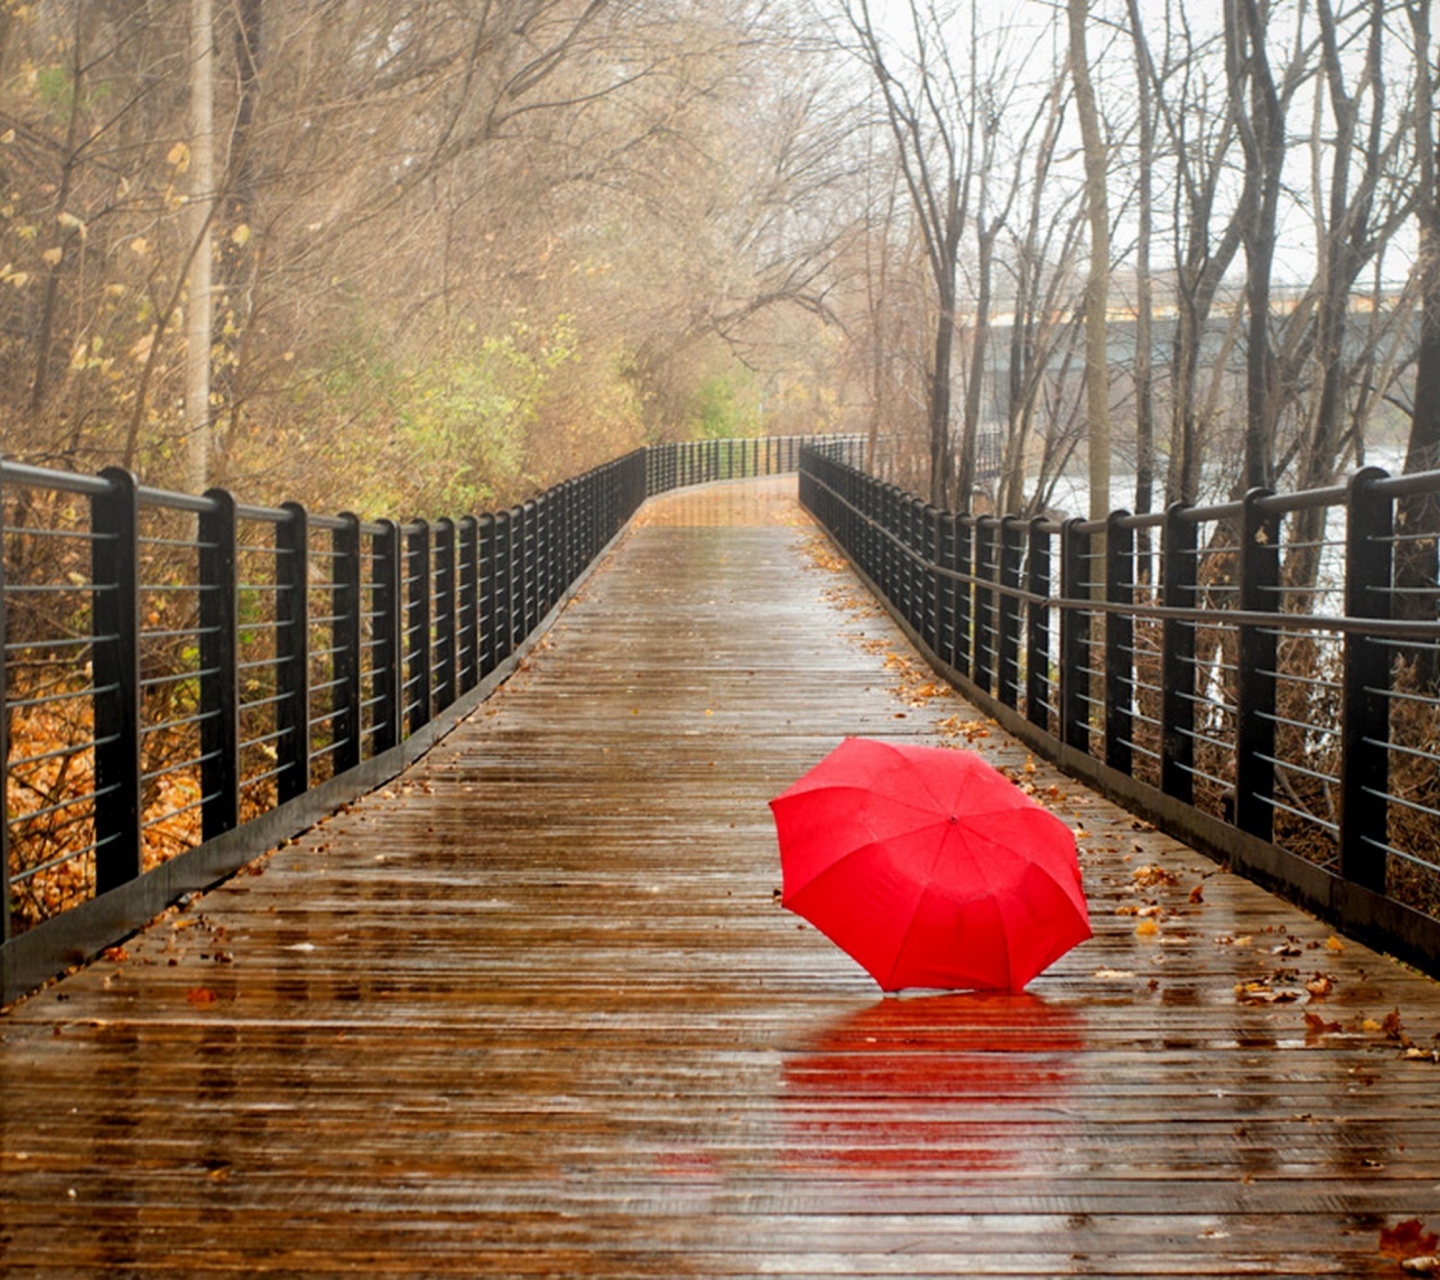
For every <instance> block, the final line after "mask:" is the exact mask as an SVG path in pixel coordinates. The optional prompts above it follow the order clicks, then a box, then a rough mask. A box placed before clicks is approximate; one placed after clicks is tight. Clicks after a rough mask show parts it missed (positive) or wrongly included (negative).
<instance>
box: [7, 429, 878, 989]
mask: <svg viewBox="0 0 1440 1280" xmlns="http://www.w3.org/2000/svg"><path fill="white" fill-rule="evenodd" d="M812 441H813V442H814V443H817V444H820V445H822V446H823V448H824V450H825V451H826V452H827V453H829V454H833V455H834V456H837V457H845V458H848V459H850V460H851V461H858V460H859V458H860V450H861V447H862V443H863V442H862V441H861V440H860V439H859V438H858V437H816V438H812ZM801 443H802V441H801V440H800V439H798V438H794V437H785V438H774V439H755V440H736V441H729V440H710V441H692V442H682V443H676V444H666V445H660V446H656V447H652V448H649V449H642V450H639V451H637V452H635V453H631V454H628V455H627V456H625V457H622V458H619V459H617V460H615V461H613V462H609V463H606V464H605V465H603V466H600V467H596V468H595V469H593V470H592V471H589V472H586V473H585V474H584V475H581V476H577V477H575V478H574V479H570V480H566V481H564V482H562V483H560V484H558V485H555V486H554V487H553V488H551V489H549V490H547V491H546V492H544V493H542V494H539V495H537V496H536V497H534V498H531V499H529V500H527V501H525V502H523V503H519V504H517V505H515V506H513V507H510V508H508V509H506V510H503V511H497V512H492V513H488V514H484V515H480V516H478V517H477V516H464V517H462V518H459V519H449V518H445V519H437V520H433V521H426V520H410V521H405V522H398V521H395V520H389V519H382V520H362V519H360V518H359V517H357V516H355V515H351V514H343V515H339V516H320V515H316V514H313V513H310V512H307V511H306V510H305V509H304V508H303V507H301V506H299V505H296V504H293V503H286V504H283V505H282V506H279V507H275V508H267V507H258V506H251V505H247V504H245V503H243V502H241V501H239V500H237V499H236V498H235V496H234V495H232V494H230V493H229V492H226V491H224V490H212V491H211V492H209V493H206V494H204V495H203V496H200V497H195V496H189V495H183V494H175V493H167V492H163V491H160V490H156V489H151V488H147V487H145V486H142V485H140V484H138V483H137V482H136V480H135V478H134V477H133V476H132V475H131V474H130V473H128V472H126V471H122V470H118V469H117V470H109V471H106V472H103V473H102V474H100V475H99V476H78V475H72V474H68V473H64V472H56V471H48V470H41V469H37V468H33V467H27V466H20V465H15V464H12V463H8V462H0V510H3V516H4V519H3V544H0V643H3V653H4V663H3V666H0V705H3V714H0V759H3V760H4V761H5V768H4V781H5V788H4V797H5V813H4V819H5V820H4V823H3V826H0V892H3V898H4V901H5V903H6V904H7V907H8V910H6V911H5V912H4V913H3V944H0V999H5V1000H8V999H10V998H13V997H14V996H15V995H16V994H18V993H20V992H23V991H25V990H28V989H30V988H31V987H33V986H34V985H36V984H37V983H39V982H41V981H43V980H44V979H45V978H46V977H48V976H49V975H50V974H52V973H54V972H55V971H56V970H57V969H59V968H62V967H64V965H66V964H68V963H72V962H75V961H78V960H82V959H84V958H85V957H86V956H87V955H90V954H94V952H95V951H96V950H98V949H99V948H100V947H102V946H104V945H106V944H107V943H109V942H112V941H113V940H115V939H116V938H117V937H121V936H123V935H124V934H125V933H127V932H129V931H130V930H131V929H133V928H134V927H136V926H137V925H139V924H141V923H143V922H144V921H146V920H148V919H150V918H151V917H153V916H154V915H155V914H156V913H158V912H159V911H160V910H162V909H163V908H164V907H165V906H166V905H167V904H168V903H170V902H172V901H174V900H176V899H177V898H178V897H179V896H181V895H183V894H184V893H185V892H188V891H190V890H193V889H198V888H201V887H204V886H205V885H208V884H210V883H213V882H214V881H215V880H216V879H218V878H220V877H221V876H223V875H225V874H228V873H229V872H230V871H233V870H234V869H235V868H237V867H238V866H240V865H242V864H243V863H244V862H245V861H247V860H249V859H250V858H252V857H254V856H255V855H256V854H257V853H259V852H262V851H263V850H264V849H265V848H267V847H269V846H271V845H273V844H275V843H277V842H278V841H280V840H283V839H286V838H288V837H289V836H291V835H293V834H294V833H295V832H296V831H299V830H301V829H303V828H304V827H305V826H307V825H309V823H311V822H313V821H314V820H315V819H316V818H318V817H319V816H321V815H322V814H323V813H325V812H327V811H329V810H330V809H333V808H334V807H336V806H337V805H338V804H341V803H344V802H345V800H347V799H349V798H353V796H355V795H358V794H360V793H362V792H363V791H365V790H367V789H369V788H371V787H373V786H376V785H378V784H379V783H381V782H383V781H384V780H385V779H386V778H388V777H390V776H393V774H394V773H396V772H398V770H399V769H401V768H403V767H404V765H405V764H407V763H408V762H409V761H410V760H412V759H414V758H415V757H416V756H418V755H419V754H421V753H422V752H423V751H424V750H426V749H427V748H428V747H429V746H430V745H431V744H432V743H433V742H434V741H435V740H436V738H437V737H438V736H439V735H440V733H442V732H443V731H444V730H445V729H447V728H448V727H449V726H450V725H451V724H453V723H454V722H455V720H456V719H458V718H459V716H460V715H462V714H464V713H465V712H466V711H468V710H469V709H470V708H472V707H473V706H474V705H475V703H476V702H477V701H478V700H479V699H480V698H482V697H483V696H484V695H485V693H487V692H488V691H489V689H490V688H492V687H493V686H494V684H495V683H497V682H498V680H500V679H501V678H503V677H504V675H505V674H506V673H507V672H508V671H509V670H510V669H511V667H512V666H513V664H514V661H515V659H516V658H517V656H518V654H519V653H520V652H521V651H522V649H523V648H524V647H525V645H526V644H527V643H528V642H530V640H531V639H532V638H533V637H534V636H535V635H536V633H537V631H538V630H539V629H540V628H541V626H542V623H544V622H545V620H546V619H547V616H548V615H549V613H550V611H551V610H552V609H553V608H554V607H555V606H556V605H557V604H558V602H559V601H560V600H561V599H562V597H563V596H564V595H565V593H566V592H567V590H568V589H569V588H570V587H571V586H572V585H573V584H574V582H575V581H576V580H577V579H578V578H579V577H580V576H581V575H583V574H584V573H585V572H586V570H587V568H588V566H589V565H591V564H592V563H593V561H594V560H595V558H596V557H597V555H598V554H599V553H600V552H601V551H602V550H603V549H604V548H605V547H606V546H607V545H608V543H609V542H610V541H611V539H613V538H614V537H615V535H616V534H617V533H618V532H619V530H620V529H621V528H622V527H623V526H624V524H625V523H626V521H627V520H629V518H630V517H631V516H632V515H633V514H634V512H635V510H636V509H637V508H638V507H639V506H640V504H641V503H642V502H643V501H644V499H645V498H646V496H647V495H649V494H651V493H657V492H661V491H663V490H667V489H671V488H674V487H676V486H679V485H692V484H700V483H705V482H708V481H712V480H721V479H728V478H732V477H741V476H757V475H770V474H778V473H780V472H784V471H793V470H794V469H795V467H796V465H797V464H798V460H799V454H800V447H801Z"/></svg>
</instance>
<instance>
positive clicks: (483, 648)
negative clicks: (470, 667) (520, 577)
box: [475, 512, 499, 680]
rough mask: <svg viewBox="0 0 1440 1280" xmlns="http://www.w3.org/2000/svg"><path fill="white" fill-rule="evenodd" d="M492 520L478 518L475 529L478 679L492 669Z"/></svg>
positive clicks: (494, 638)
mask: <svg viewBox="0 0 1440 1280" xmlns="http://www.w3.org/2000/svg"><path fill="white" fill-rule="evenodd" d="M495 523H496V521H495V517H494V516H493V515H491V514H490V513H489V512H486V513H485V514H484V515H482V516H481V517H480V519H479V521H478V523H477V525H476V528H475V548H476V568H475V591H476V597H477V601H476V608H477V612H478V621H477V627H476V632H475V645H476V659H475V661H476V668H475V669H476V674H477V675H478V676H479V678H480V679H481V680H483V679H485V677H486V676H488V675H489V674H490V673H491V672H492V671H494V670H495V664H496V661H497V659H496V657H495V648H496V645H497V644H498V643H499V641H498V639H497V637H498V634H499V633H498V631H497V630H496V625H495V618H496V613H495V610H496V597H495V592H496V590H497V578H496V573H495Z"/></svg>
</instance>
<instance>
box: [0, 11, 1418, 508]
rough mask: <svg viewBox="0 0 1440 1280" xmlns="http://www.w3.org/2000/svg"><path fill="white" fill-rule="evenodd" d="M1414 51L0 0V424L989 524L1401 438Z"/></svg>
mask: <svg viewBox="0 0 1440 1280" xmlns="http://www.w3.org/2000/svg"><path fill="white" fill-rule="evenodd" d="M1435 54H1436V50H1435V45H1434V40H1433V37H1432V32H1431V30H1430V14H1429V4H1428V0H1356V2H1352V3H1341V4H1336V3H1335V0H1270V2H1269V3H1266V2H1265V0H1223V3H1221V2H1220V0H1216V2H1215V3H1206V4H1200V3H1194V2H1193V0H1192V2H1190V3H1181V2H1180V0H1143V2H1142V0H1065V2H1063V3H1059V4H1049V3H1043V2H1042V0H1015V2H1014V3H1006V4H985V5H984V6H981V5H980V4H979V3H978V0H961V2H960V3H949V2H948V0H945V2H942V0H887V2H886V3H883V4H882V3H880V2H879V0H876V2H875V3H874V4H872V3H870V2H869V0H489V2H486V0H0V442H3V444H0V447H3V450H4V452H5V454H6V456H7V457H10V458H17V459H20V460H23V461H27V462H32V463H36V464H43V465H48V466H55V467H61V468H67V469H73V470H78V471H93V470H96V469H98V468H99V467H102V466H104V465H107V464H112V463H119V464H122V465H125V466H129V467H132V468H134V469H135V470H136V471H138V472H139V473H140V475H141V476H142V478H144V479H145V480H146V481H147V482H149V483H152V484H157V485H163V486H166V487H172V488H182V489H187V490H192V491H194V490H199V489H203V488H205V487H207V486H209V485H215V484H223V485H227V486H230V487H232V488H234V489H236V490H237V491H238V492H240V493H241V494H243V495H244V496H245V497H246V498H247V499H250V500H253V501H262V502H263V501H278V500H280V499H282V498H284V499H296V500H301V501H304V502H306V503H307V504H310V505H311V506H313V507H314V508H316V509H318V510H336V509H339V508H342V507H344V508H352V509H356V510H359V511H361V512H362V513H364V514H376V513H380V512H384V513H390V514H396V515H407V514H417V515H437V514H445V513H449V514H458V513H461V512H464V511H475V510H482V509H492V508H494V507H496V506H498V505H505V504H508V503H510V502H513V501H514V500H516V499H517V498H519V497H521V496H523V495H524V494H525V493H528V492H532V491H534V490H536V489H539V488H542V487H544V486H545V485H547V484H549V483H552V482H554V481H555V480H557V479H560V478H562V477H564V476H566V475H570V474H574V473H576V472H578V471H580V470H583V469H584V468H585V467H587V466H590V465H592V464H594V463H596V462H598V461H600V460H602V459H604V458H608V457H611V456H614V455H616V454H619V453H621V452H624V451H625V450H628V449H630V448H632V447H634V446H636V445H639V444H642V443H646V442H657V441H663V440H668V439H676V438H689V437H696V436H704V435H711V436H728V435H751V434H759V433H792V432H810V431H864V432H868V433H870V434H871V435H872V436H873V437H875V439H876V441H877V447H878V446H879V445H880V444H881V443H882V442H883V444H884V448H885V450H886V452H887V459H888V461H887V465H890V466H891V467H892V468H893V469H894V471H895V474H896V475H897V477H898V478H900V479H902V480H904V481H906V482H907V483H909V484H910V485H911V486H912V487H915V488H917V489H919V490H921V491H923V492H928V494H929V496H931V497H932V498H934V499H935V500H937V501H941V502H944V503H946V504H948V505H952V506H957V505H958V506H964V505H974V506H990V505H998V506H1001V507H1004V508H1006V509H1008V510H1025V509H1029V510H1039V509H1043V508H1045V507H1047V506H1050V505H1051V504H1053V503H1054V502H1055V501H1057V493H1059V492H1060V491H1059V490H1057V487H1056V486H1057V484H1058V483H1059V482H1061V481H1062V479H1063V478H1064V477H1065V476H1066V475H1067V474H1071V475H1073V474H1074V473H1076V472H1077V470H1078V471H1079V472H1081V473H1083V474H1085V475H1088V479H1089V489H1090V506H1091V510H1092V512H1093V511H1095V510H1096V509H1097V508H1099V509H1105V508H1106V507H1108V506H1109V505H1126V506H1129V507H1131V508H1132V509H1137V510H1149V509H1152V508H1153V507H1155V506H1157V505H1159V504H1161V503H1164V502H1169V501H1175V500H1182V499H1183V500H1198V499H1202V498H1208V497H1213V496H1223V495H1226V494H1229V493H1232V492H1236V491H1238V490H1239V489H1242V488H1244V487H1248V486H1250V485H1254V484H1264V485H1276V486H1285V487H1290V488H1300V487H1313V486H1316V485H1323V484H1327V483H1330V482H1331V481H1333V480H1334V479H1335V478H1336V477H1337V476H1338V475H1340V474H1342V473H1343V472H1344V471H1345V470H1346V469H1348V468H1350V467H1353V466H1355V465H1356V464H1358V463H1361V462H1364V461H1365V460H1367V458H1369V457H1371V456H1376V455H1377V453H1378V454H1379V455H1383V456H1384V457H1385V459H1386V460H1387V461H1389V462H1390V463H1391V464H1392V465H1393V466H1394V467H1395V468H1396V469H1399V468H1400V467H1401V466H1405V467H1409V468H1410V469H1418V468H1420V467H1423V466H1431V465H1435V464H1436V461H1437V458H1440V451H1437V446H1440V404H1437V401H1440V355H1437V354H1436V352H1437V348H1440V266H1437V261H1436V258H1437V254H1436V250H1435V246H1436V243H1437V241H1436V236H1437V233H1440V201H1437V195H1436V187H1435V164H1436V155H1435V148H1436V143H1435V137H1434V119H1435V114H1436V113H1435V107H1436V102H1435V68H1434V60H1435ZM207 277H208V280H207ZM207 285H208V287H207ZM207 301H208V304H209V305H208V306H207V305H206V304H207ZM1411 515H1412V517H1413V518H1414V519H1415V520H1421V519H1429V518H1432V517H1431V516H1427V515H1425V513H1422V512H1419V511H1416V512H1414V513H1411Z"/></svg>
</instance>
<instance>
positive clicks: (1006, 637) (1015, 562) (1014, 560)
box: [996, 516, 1025, 707]
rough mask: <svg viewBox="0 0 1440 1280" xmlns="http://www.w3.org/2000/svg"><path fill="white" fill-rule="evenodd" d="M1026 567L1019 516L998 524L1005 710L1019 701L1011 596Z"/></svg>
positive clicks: (999, 656) (1017, 613)
mask: <svg viewBox="0 0 1440 1280" xmlns="http://www.w3.org/2000/svg"><path fill="white" fill-rule="evenodd" d="M1024 567H1025V522H1024V521H1023V520H1022V519H1021V518H1020V517H1019V516H1006V517H1005V518H1004V519H1003V520H1002V521H1001V522H1000V593H999V600H998V612H999V620H1000V625H999V629H998V631H999V633H998V636H997V640H996V667H997V668H998V670H997V672H996V675H997V678H998V681H999V688H998V690H997V692H998V693H999V695H1000V701H1001V702H1002V703H1004V704H1005V706H1007V707H1015V706H1018V705H1019V699H1020V618H1021V615H1022V610H1021V608H1020V601H1019V600H1017V599H1016V598H1015V596H1013V595H1011V594H1010V593H1011V592H1012V591H1019V590H1020V584H1021V578H1020V575H1021V572H1022V571H1023V570H1024Z"/></svg>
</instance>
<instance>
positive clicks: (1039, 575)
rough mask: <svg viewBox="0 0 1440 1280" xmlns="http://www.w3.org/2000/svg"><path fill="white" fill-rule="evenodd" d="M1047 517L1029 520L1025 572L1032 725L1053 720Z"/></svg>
mask: <svg viewBox="0 0 1440 1280" xmlns="http://www.w3.org/2000/svg"><path fill="white" fill-rule="evenodd" d="M1044 526H1045V517H1044V516H1035V517H1034V518H1033V519H1032V520H1031V521H1030V557H1029V562H1028V564H1027V567H1026V572H1025V585H1026V589H1027V590H1028V591H1029V592H1030V594H1031V595H1032V596H1037V597H1039V598H1038V599H1036V600H1031V601H1030V603H1029V606H1028V607H1027V611H1026V625H1025V718H1026V719H1027V720H1028V721H1029V722H1030V723H1031V724H1033V725H1038V726H1039V727H1040V728H1042V729H1044V728H1046V727H1047V726H1048V725H1049V723H1050V717H1049V715H1048V707H1049V701H1050V696H1049V681H1048V673H1049V670H1050V606H1049V604H1047V603H1043V602H1044V601H1047V600H1048V599H1049V597H1050V535H1049V534H1048V533H1046V532H1045V528H1044Z"/></svg>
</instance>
